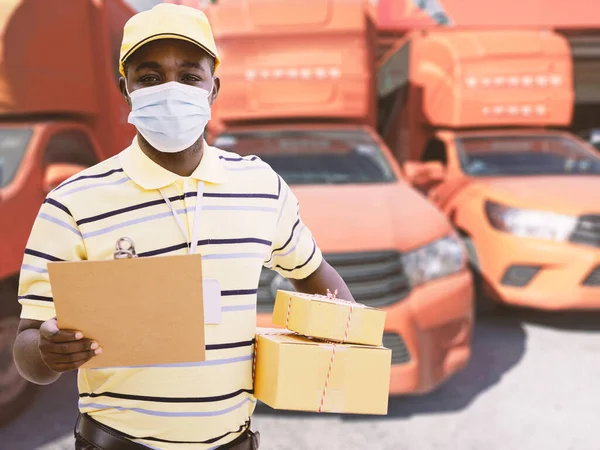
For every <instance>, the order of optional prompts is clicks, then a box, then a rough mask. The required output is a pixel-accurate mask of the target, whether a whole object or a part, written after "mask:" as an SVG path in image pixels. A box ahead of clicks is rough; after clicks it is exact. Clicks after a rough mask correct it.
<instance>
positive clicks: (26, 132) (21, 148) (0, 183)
mask: <svg viewBox="0 0 600 450" xmlns="http://www.w3.org/2000/svg"><path fill="white" fill-rule="evenodd" d="M32 135H33V130H32V129H29V128H0V188H3V187H5V186H8V184H9V183H10V182H11V181H12V179H13V178H14V176H15V174H16V173H17V169H18V168H19V165H20V164H21V160H22V159H23V156H24V155H25V151H26V150H27V145H28V144H29V141H30V140H31V136H32Z"/></svg>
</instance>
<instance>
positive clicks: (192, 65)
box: [181, 61, 204, 70]
mask: <svg viewBox="0 0 600 450" xmlns="http://www.w3.org/2000/svg"><path fill="white" fill-rule="evenodd" d="M181 66H182V67H186V68H190V69H199V70H204V67H202V64H201V63H200V61H183V62H182V63H181Z"/></svg>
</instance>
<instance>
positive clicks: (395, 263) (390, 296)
mask: <svg viewBox="0 0 600 450" xmlns="http://www.w3.org/2000/svg"><path fill="white" fill-rule="evenodd" d="M324 257H325V259H326V260H327V262H328V263H329V264H330V265H331V266H332V267H333V268H334V269H336V270H337V272H338V273H339V274H340V275H341V277H342V278H343V279H344V281H345V282H346V284H347V285H348V288H349V289H350V292H352V295H353V297H354V299H355V300H356V301H357V302H358V303H363V304H365V305H367V306H371V307H374V308H379V307H383V306H389V305H392V304H394V303H396V302H398V301H400V300H402V299H404V298H406V297H407V296H408V295H409V294H410V284H409V281H408V278H407V276H406V274H405V272H404V268H403V266H402V260H401V254H400V253H398V252H395V251H378V252H363V253H332V254H326V255H324ZM277 289H283V290H293V287H292V285H291V283H290V282H289V281H283V280H282V278H281V277H279V276H278V275H277V274H276V273H275V272H273V271H271V270H269V269H263V271H262V273H261V276H260V281H259V285H258V299H257V302H258V306H257V311H258V312H272V311H273V303H274V301H275V293H276V291H277Z"/></svg>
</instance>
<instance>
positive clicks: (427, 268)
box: [402, 235, 466, 287]
mask: <svg viewBox="0 0 600 450" xmlns="http://www.w3.org/2000/svg"><path fill="white" fill-rule="evenodd" d="M402 263H403V265H404V270H405V273H406V275H407V276H408V279H409V281H410V284H411V286H413V287H414V286H418V285H420V284H423V283H427V282H428V281H430V280H434V279H436V278H441V277H445V276H448V275H451V274H453V273H456V272H460V271H461V270H463V268H464V267H465V265H466V255H465V248H464V245H463V243H462V241H461V240H460V238H459V237H458V236H456V235H450V236H446V237H443V238H442V239H438V240H437V241H434V242H432V243H431V244H427V245H425V246H423V247H420V248H418V249H416V250H413V251H411V252H408V253H405V254H403V255H402Z"/></svg>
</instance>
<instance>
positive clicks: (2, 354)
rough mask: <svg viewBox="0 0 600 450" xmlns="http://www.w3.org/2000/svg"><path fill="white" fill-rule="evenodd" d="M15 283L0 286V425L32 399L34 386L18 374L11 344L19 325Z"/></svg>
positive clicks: (15, 415) (35, 389)
mask: <svg viewBox="0 0 600 450" xmlns="http://www.w3.org/2000/svg"><path fill="white" fill-rule="evenodd" d="M16 286H17V285H16V282H9V283H2V285H0V426H2V425H4V424H6V423H8V422H10V421H12V420H13V419H15V418H16V417H17V416H18V415H19V414H20V413H21V412H23V411H24V410H25V409H26V408H27V407H28V406H29V404H30V403H31V401H32V400H33V398H34V396H35V393H36V391H37V386H36V385H34V384H32V383H30V382H29V381H27V380H25V379H24V378H22V377H21V375H20V374H19V371H18V370H17V366H16V365H15V362H14V359H13V344H14V342H15V339H16V337H17V330H18V327H19V304H18V302H17V287H16Z"/></svg>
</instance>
